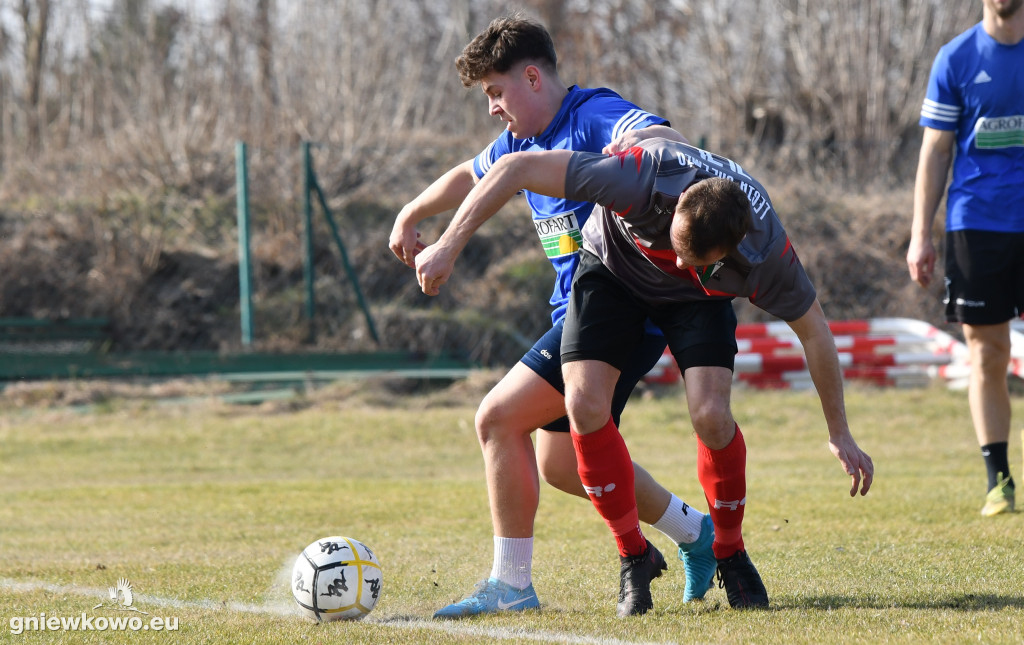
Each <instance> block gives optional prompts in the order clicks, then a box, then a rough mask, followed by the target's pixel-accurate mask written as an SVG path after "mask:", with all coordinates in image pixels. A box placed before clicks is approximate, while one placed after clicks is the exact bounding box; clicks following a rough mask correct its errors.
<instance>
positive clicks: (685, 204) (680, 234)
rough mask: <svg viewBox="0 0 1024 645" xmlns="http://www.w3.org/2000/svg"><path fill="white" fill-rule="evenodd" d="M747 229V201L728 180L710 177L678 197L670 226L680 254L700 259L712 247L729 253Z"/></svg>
mask: <svg viewBox="0 0 1024 645" xmlns="http://www.w3.org/2000/svg"><path fill="white" fill-rule="evenodd" d="M748 230H750V200H748V199H747V195H746V194H745V193H744V192H743V189H741V188H740V185H739V184H738V183H736V182H734V181H732V180H730V179H725V178H722V177H711V178H708V179H702V180H700V181H697V182H695V183H693V184H692V185H690V187H689V188H687V189H686V191H685V192H684V193H683V194H682V195H680V196H679V201H678V202H677V203H676V210H675V214H674V218H673V226H672V229H671V236H672V249H673V250H674V251H675V252H676V255H678V256H680V257H684V256H689V257H696V258H703V257H705V256H707V255H708V254H709V253H711V252H712V251H715V250H720V251H724V252H725V253H726V255H728V254H729V253H732V252H733V251H735V250H736V247H737V246H739V244H740V241H742V240H743V236H744V235H746V234H747V231H748Z"/></svg>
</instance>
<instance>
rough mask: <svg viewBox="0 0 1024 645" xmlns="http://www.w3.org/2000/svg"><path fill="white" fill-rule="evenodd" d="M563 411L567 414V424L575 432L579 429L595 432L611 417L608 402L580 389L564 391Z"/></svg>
mask: <svg viewBox="0 0 1024 645" xmlns="http://www.w3.org/2000/svg"><path fill="white" fill-rule="evenodd" d="M565 409H566V412H568V413H569V423H570V424H572V426H573V428H574V429H576V430H577V431H578V430H579V429H581V428H582V429H584V430H587V431H592V430H596V429H597V428H600V427H601V426H603V425H604V424H605V423H607V422H608V418H609V417H610V416H611V408H610V407H609V402H608V401H605V400H602V399H601V397H598V396H595V395H594V393H593V392H590V391H587V390H582V389H568V388H567V389H566V392H565Z"/></svg>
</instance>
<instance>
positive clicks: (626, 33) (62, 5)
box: [0, 0, 980, 364]
mask: <svg viewBox="0 0 1024 645" xmlns="http://www.w3.org/2000/svg"><path fill="white" fill-rule="evenodd" d="M243 4H244V5H245V6H242V5H243ZM104 6H105V7H106V5H104ZM196 6H197V5H196V4H195V3H191V2H185V1H184V0H183V1H182V2H178V3H169V4H167V3H159V4H158V3H156V2H149V1H146V0H143V1H138V0H115V1H114V2H113V3H111V4H110V6H109V8H103V9H102V10H91V11H90V10H89V3H88V2H86V1H85V0H65V1H64V2H59V3H58V2H56V1H55V0H49V1H47V0H34V1H33V0H19V1H18V2H5V3H0V12H3V13H4V16H5V18H6V20H5V21H3V22H2V23H0V24H2V25H3V26H2V28H0V30H2V34H0V47H2V49H0V169H2V177H0V200H2V201H0V317H10V316H36V317H61V316H65V317H66V316H71V317H81V316H101V317H107V318H109V319H110V320H111V321H112V326H113V340H114V343H113V345H112V348H113V349H115V350H126V349H168V350H171V349H174V350H186V349H225V350H232V349H238V347H239V343H240V340H239V339H240V336H239V330H238V259H237V258H238V254H237V247H236V242H235V222H236V209H235V193H234V191H235V183H234V180H235V157H234V151H235V142H236V141H238V140H244V141H246V142H247V143H248V145H249V149H250V156H249V168H250V170H249V174H250V180H251V192H252V194H251V200H252V208H253V225H252V233H253V243H252V247H253V255H254V259H255V268H254V271H255V275H254V284H255V287H256V299H255V320H254V323H255V334H256V344H257V345H258V346H259V347H261V348H265V349H278V350H290V351H299V350H305V349H310V348H314V349H331V350H344V351H373V350H375V349H377V348H378V346H377V345H375V344H374V343H373V341H372V340H371V339H370V336H369V334H368V330H367V327H366V324H365V322H364V320H363V317H362V314H361V312H360V311H359V308H358V306H357V303H356V300H355V298H354V296H353V290H352V288H351V285H350V283H349V282H348V279H347V277H346V276H345V274H344V272H343V270H342V266H341V263H340V261H339V257H338V250H337V249H336V248H335V246H334V242H333V240H332V238H331V236H330V235H329V232H328V229H327V227H326V225H325V224H324V221H323V219H322V218H319V217H318V223H317V227H318V228H317V234H316V238H315V242H314V248H315V253H314V257H315V266H316V270H317V274H318V280H317V283H316V294H317V310H316V317H315V322H314V324H313V330H314V331H315V336H314V338H313V339H312V340H311V336H310V331H311V328H310V327H311V326H310V324H309V322H308V321H307V320H306V319H305V317H304V305H303V298H304V292H303V261H304V256H303V248H304V243H303V230H302V221H301V208H302V206H301V204H302V202H301V198H302V195H301V191H302V185H303V184H302V178H301V175H300V170H301V159H300V154H299V143H300V142H302V141H310V142H313V144H314V145H313V148H312V151H313V152H312V154H313V158H314V162H315V166H316V169H317V173H318V178H319V181H320V182H321V185H322V186H323V187H324V190H325V191H326V193H327V194H328V196H329V199H330V205H331V208H332V209H333V211H334V214H335V216H336V217H337V219H338V223H339V226H340V228H341V231H342V235H343V238H344V242H345V245H346V247H347V249H348V253H349V256H350V259H351V261H352V264H353V265H354V266H355V267H356V268H357V271H358V278H359V280H360V284H361V286H362V288H363V291H364V292H365V293H366V294H367V297H368V300H369V302H370V307H371V310H372V312H373V316H374V319H375V322H376V325H377V328H378V331H379V332H380V334H381V337H382V345H381V348H383V349H411V350H421V351H431V350H434V349H438V348H442V349H446V350H451V351H455V352H458V353H461V354H464V355H467V356H469V357H471V358H473V359H474V360H478V361H480V362H483V363H489V364H497V363H503V362H508V361H510V360H514V359H515V358H516V357H517V356H518V355H519V353H520V351H521V349H522V347H523V343H524V342H526V341H527V340H530V339H532V338H533V337H534V336H535V335H536V333H537V332H538V331H539V330H541V329H543V328H544V326H545V325H546V324H547V321H548V312H547V311H546V308H545V307H542V306H540V303H542V302H544V301H546V299H547V297H548V295H549V291H550V269H548V268H547V267H546V262H545V260H544V258H543V257H542V255H541V253H540V251H539V250H538V249H537V248H536V242H535V241H534V238H533V234H532V231H531V230H530V228H529V227H528V226H524V225H523V224H524V222H523V218H524V217H525V214H524V211H523V204H521V203H517V204H513V205H510V207H509V208H507V209H506V210H505V212H503V213H502V214H501V215H500V216H499V217H497V218H495V220H494V221H492V222H490V223H488V225H487V226H486V227H484V229H483V230H481V232H480V233H479V234H478V236H477V239H475V240H474V241H473V243H472V244H471V245H470V247H469V248H467V251H466V253H465V255H464V257H463V258H462V259H461V260H460V261H459V264H458V265H457V267H456V271H457V275H456V278H455V279H454V280H453V281H452V282H451V283H450V284H449V285H448V287H447V289H446V290H445V292H444V293H443V294H442V296H440V297H439V298H436V299H429V298H426V297H425V296H422V295H421V294H418V293H417V290H416V288H415V283H414V281H413V279H412V274H411V272H410V271H409V270H408V269H406V268H405V267H404V266H402V265H401V264H399V263H398V262H397V261H396V260H394V258H393V257H391V255H390V253H389V252H388V251H387V248H386V240H387V235H388V233H389V231H390V227H391V222H392V219H393V217H394V215H395V214H396V213H397V211H398V209H399V208H400V207H401V205H402V204H403V203H404V201H405V200H407V199H409V198H411V197H412V196H413V195H415V193H416V192H418V191H419V190H421V189H422V188H423V187H424V186H426V185H427V184H428V183H429V182H430V181H432V180H433V179H434V178H436V177H437V176H439V175H440V174H441V173H442V172H443V171H444V170H446V169H447V168H448V167H450V166H451V165H453V164H455V163H457V162H459V161H462V160H464V159H466V158H469V157H470V156H472V155H474V154H476V152H478V151H479V150H480V149H481V148H482V147H483V145H485V144H486V143H487V142H488V141H489V140H490V139H491V138H492V137H493V136H494V135H495V134H496V132H495V124H494V123H493V122H491V121H490V120H489V119H488V118H487V116H486V113H485V110H484V103H483V100H482V98H481V97H480V96H479V95H478V94H477V91H476V90H466V89H464V88H462V87H461V85H459V83H458V79H457V77H456V74H455V72H454V66H453V64H452V61H453V60H454V58H455V56H456V55H457V54H458V51H459V50H460V49H461V47H462V45H463V44H464V43H465V42H467V41H468V40H469V39H470V38H471V37H472V35H473V34H475V33H476V32H478V31H479V30H480V29H481V28H482V27H483V26H484V25H485V24H486V22H487V21H488V20H489V19H491V18H492V17H494V16H496V15H499V14H500V13H503V12H504V11H506V10H507V9H508V8H509V7H508V6H507V5H506V4H502V3H497V2H490V1H488V2H472V3H470V2H465V1H462V0H451V1H449V2H439V3H419V2H411V1H409V0H382V1H380V2H374V3H366V2H362V1H356V0H344V1H341V2H332V3H322V2H315V1H314V0H298V1H296V2H289V3H284V2H280V1H276V0H257V1H256V2H253V3H238V2H234V1H232V0H213V1H211V2H208V3H203V4H202V7H204V8H203V9H202V10H199V9H197V8H196ZM522 8H524V9H525V10H526V11H527V12H528V13H530V14H532V15H534V16H536V17H538V18H540V19H541V20H542V21H544V22H545V23H546V24H548V25H550V26H551V29H552V32H553V35H554V37H555V41H556V44H557V46H558V50H559V55H560V59H561V60H560V65H561V69H562V76H563V80H566V81H567V82H578V83H580V84H581V85H590V86H595V85H606V86H609V87H613V88H615V89H616V90H618V91H619V92H620V93H622V94H623V95H624V96H627V97H629V98H631V99H632V100H634V101H636V102H637V103H639V104H641V105H642V106H644V107H646V108H648V109H650V110H652V111H655V112H658V113H661V114H663V115H665V116H666V117H668V118H670V119H671V120H672V122H673V124H674V125H675V126H676V127H677V129H679V130H680V131H681V132H683V133H684V134H686V135H687V136H689V137H690V138H691V139H693V140H694V141H697V142H700V141H703V142H705V143H706V145H707V147H709V148H711V149H713V150H716V151H719V152H722V153H724V154H726V155H729V156H731V157H733V158H735V159H737V160H739V161H741V162H742V163H743V164H744V166H745V167H746V168H748V169H752V170H753V172H755V173H756V174H758V175H760V176H761V178H762V179H763V181H764V183H765V184H766V185H767V186H768V187H769V189H770V190H771V192H772V194H773V198H774V200H775V202H776V206H777V208H778V210H779V212H780V214H781V215H782V216H783V219H784V221H785V222H786V224H787V228H788V229H789V232H790V233H791V236H792V237H793V239H794V241H795V243H796V246H797V250H798V252H799V253H800V255H801V257H802V259H803V261H804V263H805V264H806V266H807V268H808V270H809V272H810V273H811V275H812V278H813V279H814V280H815V282H816V284H817V285H818V288H819V291H820V295H821V298H822V302H823V304H824V306H825V308H826V311H827V313H828V314H829V315H830V316H831V317H833V318H860V317H868V316H908V317H913V318H921V319H926V320H929V321H931V322H937V321H938V320H939V319H940V311H941V309H940V306H939V304H938V298H939V294H938V293H936V292H935V291H930V292H925V291H922V290H920V289H918V288H917V287H915V286H914V285H912V284H911V283H910V281H909V279H908V278H907V275H906V268H905V265H904V260H903V257H904V253H905V251H906V244H907V241H908V231H909V219H910V207H911V196H910V182H911V181H912V174H913V170H914V168H915V166H916V157H917V145H918V141H919V128H917V126H916V121H917V112H918V110H919V105H920V100H921V97H922V96H923V93H924V86H925V81H926V78H927V74H928V69H929V67H930V64H931V60H932V57H933V56H934V53H935V51H936V50H937V49H938V47H939V46H940V45H941V44H942V43H943V42H945V41H946V40H948V39H949V38H950V37H951V36H952V35H954V34H955V33H957V32H959V31H961V30H962V29H964V28H966V27H967V26H968V25H969V24H971V23H972V22H974V21H976V20H977V19H978V18H979V16H980V4H978V3H957V4H950V3H945V2H941V1H940V0H866V1H865V2H859V3H840V4H837V5H829V7H828V11H827V12H826V11H824V9H822V8H821V6H819V3H811V2H808V1H807V0H779V1H777V2H769V3H764V2H756V1H755V0H747V1H745V2H740V3H729V4H728V5H722V4H719V3H697V2H689V1H688V0H678V1H677V2H671V3H650V2H641V1H639V0H601V1H595V2H589V3H577V2H556V1H552V0H531V1H527V2H524V3H523V4H522ZM439 219H443V218H439ZM443 224H444V222H433V223H430V224H429V225H426V226H424V227H423V228H424V235H425V237H427V239H432V237H431V236H434V235H436V233H437V231H438V230H439V227H440V226H442V225H443ZM740 311H741V317H742V318H744V319H753V318H757V317H759V314H758V312H757V311H755V310H753V309H750V308H749V307H745V306H744V307H741V308H740Z"/></svg>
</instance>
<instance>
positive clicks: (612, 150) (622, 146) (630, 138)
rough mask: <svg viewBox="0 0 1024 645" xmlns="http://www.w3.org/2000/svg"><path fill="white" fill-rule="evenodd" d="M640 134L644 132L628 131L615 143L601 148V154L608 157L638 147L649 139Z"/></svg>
mask: <svg viewBox="0 0 1024 645" xmlns="http://www.w3.org/2000/svg"><path fill="white" fill-rule="evenodd" d="M640 132H643V131H642V130H626V131H625V132H623V133H622V134H620V135H619V137H618V138H617V139H616V140H615V141H612V142H611V143H609V144H608V145H606V146H605V147H604V148H601V152H603V153H604V154H606V155H614V154H618V153H620V152H625V151H627V150H629V149H630V148H632V147H633V146H635V145H637V144H638V143H640V142H641V141H643V140H644V139H646V138H647V137H644V136H643V135H641V134H638V133H640Z"/></svg>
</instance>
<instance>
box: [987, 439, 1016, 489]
mask: <svg viewBox="0 0 1024 645" xmlns="http://www.w3.org/2000/svg"><path fill="white" fill-rule="evenodd" d="M1008 443H1009V442H1006V441H999V442H996V443H990V444H986V445H984V446H982V447H981V456H982V457H984V458H985V468H986V469H987V470H988V490H992V489H993V488H995V487H996V486H997V485H999V479H1000V477H1009V476H1010V462H1009V460H1008V459H1007V457H1006V449H1007V446H1008ZM1010 485H1011V486H1012V485H1013V480H1012V479H1011V480H1010Z"/></svg>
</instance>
